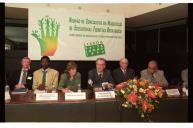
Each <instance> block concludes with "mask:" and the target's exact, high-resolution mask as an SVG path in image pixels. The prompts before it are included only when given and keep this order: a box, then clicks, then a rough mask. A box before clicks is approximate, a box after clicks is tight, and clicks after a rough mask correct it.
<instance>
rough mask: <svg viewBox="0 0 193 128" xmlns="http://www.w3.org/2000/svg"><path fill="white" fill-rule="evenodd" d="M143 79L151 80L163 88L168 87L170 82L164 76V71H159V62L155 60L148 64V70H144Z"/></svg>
mask: <svg viewBox="0 0 193 128" xmlns="http://www.w3.org/2000/svg"><path fill="white" fill-rule="evenodd" d="M140 73H141V79H146V80H149V81H151V82H153V83H159V84H160V86H162V87H167V86H168V81H167V80H166V78H165V76H164V71H162V70H158V66H157V62H156V61H155V60H151V61H149V63H148V68H147V69H144V70H142V71H141V72H140Z"/></svg>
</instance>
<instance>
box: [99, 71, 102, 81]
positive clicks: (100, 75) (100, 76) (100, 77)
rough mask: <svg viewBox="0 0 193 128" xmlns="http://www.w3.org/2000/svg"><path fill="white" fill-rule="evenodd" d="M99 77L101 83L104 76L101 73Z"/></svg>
mask: <svg viewBox="0 0 193 128" xmlns="http://www.w3.org/2000/svg"><path fill="white" fill-rule="evenodd" d="M98 77H99V81H101V79H102V74H101V73H100V74H99V76H98Z"/></svg>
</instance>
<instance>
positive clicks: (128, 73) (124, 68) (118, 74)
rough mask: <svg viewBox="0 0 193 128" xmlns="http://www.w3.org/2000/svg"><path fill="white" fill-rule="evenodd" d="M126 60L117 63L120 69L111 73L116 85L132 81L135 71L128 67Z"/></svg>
mask: <svg viewBox="0 0 193 128" xmlns="http://www.w3.org/2000/svg"><path fill="white" fill-rule="evenodd" d="M128 64H129V62H128V59H127V58H122V59H121V60H120V61H119V65H120V67H119V68H117V69H115V70H114V71H113V77H114V80H115V83H116V84H119V83H121V82H124V81H127V80H129V79H133V78H134V77H135V71H134V70H133V69H131V68H129V67H128Z"/></svg>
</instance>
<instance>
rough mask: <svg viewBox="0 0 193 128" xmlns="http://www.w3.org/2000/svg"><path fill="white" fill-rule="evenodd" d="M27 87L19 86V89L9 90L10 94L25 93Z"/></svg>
mask: <svg viewBox="0 0 193 128" xmlns="http://www.w3.org/2000/svg"><path fill="white" fill-rule="evenodd" d="M27 91H28V89H26V88H20V89H15V90H14V91H12V92H11V94H13V95H14V94H24V93H27Z"/></svg>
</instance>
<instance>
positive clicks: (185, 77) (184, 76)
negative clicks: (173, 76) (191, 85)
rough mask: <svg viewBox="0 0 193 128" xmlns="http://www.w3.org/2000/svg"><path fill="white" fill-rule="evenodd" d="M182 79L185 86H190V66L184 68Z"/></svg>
mask: <svg viewBox="0 0 193 128" xmlns="http://www.w3.org/2000/svg"><path fill="white" fill-rule="evenodd" d="M181 79H182V81H183V85H184V87H186V88H188V68H186V69H184V70H182V72H181Z"/></svg>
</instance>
